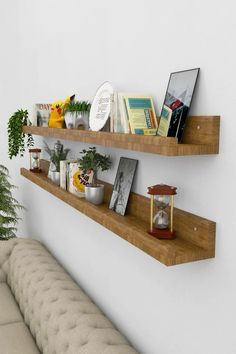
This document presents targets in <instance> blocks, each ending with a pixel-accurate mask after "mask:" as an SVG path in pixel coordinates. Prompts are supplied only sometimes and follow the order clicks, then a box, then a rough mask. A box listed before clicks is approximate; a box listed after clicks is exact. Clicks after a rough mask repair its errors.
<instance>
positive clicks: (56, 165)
mask: <svg viewBox="0 0 236 354" xmlns="http://www.w3.org/2000/svg"><path fill="white" fill-rule="evenodd" d="M44 144H45V151H46V152H47V153H48V155H49V157H50V161H51V163H50V166H49V170H48V178H50V179H51V180H52V181H53V182H54V183H56V184H58V185H59V184H60V161H62V160H66V157H67V154H68V152H69V151H70V149H64V147H63V144H61V142H60V141H59V140H57V142H56V143H55V145H54V149H50V147H49V146H48V144H47V143H46V142H44Z"/></svg>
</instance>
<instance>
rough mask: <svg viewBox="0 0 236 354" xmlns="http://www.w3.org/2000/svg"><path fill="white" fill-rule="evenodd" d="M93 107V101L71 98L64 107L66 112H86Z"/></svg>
mask: <svg viewBox="0 0 236 354" xmlns="http://www.w3.org/2000/svg"><path fill="white" fill-rule="evenodd" d="M90 108H91V103H89V102H88V101H73V100H71V101H70V102H69V103H67V104H66V105H65V107H64V114H65V113H67V112H71V113H77V112H81V113H86V112H89V111H90Z"/></svg>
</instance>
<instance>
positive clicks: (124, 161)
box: [109, 157, 138, 215]
mask: <svg viewBox="0 0 236 354" xmlns="http://www.w3.org/2000/svg"><path fill="white" fill-rule="evenodd" d="M137 163H138V160H134V159H129V158H127V157H121V158H120V162H119V166H118V169H117V173H116V178H115V183H114V186H113V190H112V195H111V200H110V205H109V209H112V210H114V211H115V212H116V213H118V214H120V215H125V211H126V207H127V203H128V199H129V194H130V190H131V187H132V183H133V179H134V175H135V171H136V167H137Z"/></svg>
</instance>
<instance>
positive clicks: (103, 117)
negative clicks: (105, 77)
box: [89, 82, 114, 131]
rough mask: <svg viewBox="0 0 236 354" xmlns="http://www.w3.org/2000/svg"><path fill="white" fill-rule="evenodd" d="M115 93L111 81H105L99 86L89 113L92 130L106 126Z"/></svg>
mask: <svg viewBox="0 0 236 354" xmlns="http://www.w3.org/2000/svg"><path fill="white" fill-rule="evenodd" d="M113 94H114V90H113V87H112V86H111V84H110V83H109V82H104V83H103V84H102V85H101V86H100V87H99V88H98V90H97V93H96V95H95V97H94V100H93V103H92V106H91V110H90V115H89V126H90V129H91V130H94V131H99V130H101V129H102V128H103V127H104V126H105V124H106V122H107V120H108V118H109V115H110V112H111V101H112V97H113Z"/></svg>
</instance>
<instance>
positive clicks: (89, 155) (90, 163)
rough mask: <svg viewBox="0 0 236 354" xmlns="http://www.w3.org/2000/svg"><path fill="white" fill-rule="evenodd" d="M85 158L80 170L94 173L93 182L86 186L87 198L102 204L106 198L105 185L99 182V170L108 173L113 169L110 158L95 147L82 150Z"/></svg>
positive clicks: (81, 162)
mask: <svg viewBox="0 0 236 354" xmlns="http://www.w3.org/2000/svg"><path fill="white" fill-rule="evenodd" d="M81 154H83V156H82V157H81V158H80V159H79V163H80V168H81V169H82V170H83V171H85V172H88V171H91V170H92V171H93V181H92V183H91V184H88V185H87V186H85V198H86V199H87V200H88V201H89V202H91V203H93V204H101V203H102V202H103V196H104V185H103V184H100V183H98V182H97V173H98V171H99V170H101V171H107V170H109V168H110V167H111V159H110V156H107V155H101V154H99V153H98V152H97V151H96V148H95V147H90V148H89V149H88V150H85V149H84V150H82V151H81Z"/></svg>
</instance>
